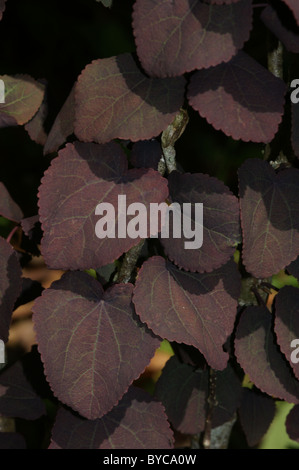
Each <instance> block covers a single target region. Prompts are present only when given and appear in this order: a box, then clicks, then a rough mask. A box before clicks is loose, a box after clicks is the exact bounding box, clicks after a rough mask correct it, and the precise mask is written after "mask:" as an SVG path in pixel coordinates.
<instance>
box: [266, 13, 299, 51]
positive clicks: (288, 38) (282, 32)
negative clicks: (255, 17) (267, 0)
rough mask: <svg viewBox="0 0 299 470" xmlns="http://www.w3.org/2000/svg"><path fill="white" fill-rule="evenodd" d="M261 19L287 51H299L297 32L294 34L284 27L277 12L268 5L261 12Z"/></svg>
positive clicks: (298, 35)
mask: <svg viewBox="0 0 299 470" xmlns="http://www.w3.org/2000/svg"><path fill="white" fill-rule="evenodd" d="M261 19H262V21H263V22H264V23H265V25H266V26H267V28H268V29H270V31H272V33H273V34H275V36H276V37H277V38H278V39H279V40H280V41H281V42H282V43H283V44H284V46H285V47H286V49H287V50H288V51H291V52H294V53H295V54H298V52H299V34H295V33H293V32H292V31H290V30H289V29H287V28H286V27H284V25H283V23H282V22H281V20H280V18H279V16H278V14H277V13H276V11H275V10H274V8H272V7H271V6H270V5H268V6H267V7H266V8H264V10H263V11H262V13H261ZM298 32H299V28H298Z"/></svg>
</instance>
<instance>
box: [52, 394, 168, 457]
mask: <svg viewBox="0 0 299 470" xmlns="http://www.w3.org/2000/svg"><path fill="white" fill-rule="evenodd" d="M172 447H173V436H172V431H171V430H170V428H169V424H168V422H167V418H166V415H165V412H164V409H163V407H162V405H161V404H160V403H158V402H157V401H155V400H154V399H153V398H151V396H150V395H149V394H148V393H147V392H145V391H144V390H141V389H138V388H136V387H130V389H129V391H128V393H126V395H125V396H124V397H123V398H122V400H121V401H120V402H119V404H118V405H117V406H115V407H114V408H113V409H112V410H111V411H110V412H109V413H108V414H106V415H105V416H103V417H102V418H101V419H96V420H93V421H90V420H85V419H83V418H80V417H78V416H75V415H73V414H72V413H70V412H69V411H66V410H64V409H63V408H62V409H60V410H59V412H58V414H57V417H56V422H55V425H54V428H53V430H52V440H51V444H50V449H171V448H172Z"/></svg>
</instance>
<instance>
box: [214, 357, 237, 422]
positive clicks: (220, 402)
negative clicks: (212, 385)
mask: <svg viewBox="0 0 299 470" xmlns="http://www.w3.org/2000/svg"><path fill="white" fill-rule="evenodd" d="M215 375H216V405H215V407H214V409H213V413H212V426H213V428H216V427H218V426H221V425H222V424H224V423H226V422H227V421H230V420H231V418H232V417H233V415H234V413H235V411H236V410H237V408H238V407H239V406H240V403H241V394H242V386H241V382H240V379H239V378H238V376H237V374H236V373H235V372H234V370H233V368H232V367H231V366H230V364H228V366H227V367H226V368H225V369H224V370H221V371H216V373H215Z"/></svg>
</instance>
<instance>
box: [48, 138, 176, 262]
mask: <svg viewBox="0 0 299 470" xmlns="http://www.w3.org/2000/svg"><path fill="white" fill-rule="evenodd" d="M127 168H128V163H127V159H126V156H125V154H124V152H123V150H122V149H121V147H120V146H119V145H117V144H116V143H114V142H111V143H110V144H106V145H98V144H93V143H90V144H84V143H79V142H76V143H75V144H67V145H66V147H65V148H64V149H62V150H60V151H59V156H58V157H57V158H55V159H54V160H52V163H51V166H50V168H49V169H48V170H47V171H46V173H45V175H44V177H43V179H42V184H41V186H40V189H39V207H40V210H39V212H40V221H41V224H42V228H43V230H44V237H43V240H42V244H41V249H42V254H43V256H44V258H45V260H46V263H47V264H48V265H49V266H50V267H51V268H57V269H89V268H99V267H101V266H105V265H106V264H108V263H111V262H113V261H115V260H116V259H117V258H119V256H120V255H122V254H123V253H124V252H126V251H128V250H129V249H130V248H132V247H133V246H135V245H137V244H138V243H139V241H140V237H138V238H130V237H129V236H128V235H127V236H126V237H125V238H119V237H118V214H119V211H118V196H119V195H125V196H126V203H127V206H129V205H130V204H131V203H135V202H140V203H143V204H144V205H145V207H146V208H147V209H148V207H149V204H150V203H161V202H163V201H164V200H165V199H166V197H167V195H168V188H167V180H166V179H164V178H163V177H162V176H161V175H160V174H159V173H158V172H157V171H155V170H152V169H132V170H128V169H127ZM102 202H108V203H110V204H112V205H113V207H114V209H115V215H116V231H115V238H107V237H105V238H101V239H100V238H98V237H97V236H96V233H95V227H96V223H97V222H98V220H100V217H99V216H97V215H95V209H96V206H97V205H98V204H99V203H102ZM148 212H149V211H148ZM148 215H149V214H148ZM132 218H133V217H132V216H128V218H127V220H128V221H129V220H130V219H132ZM148 226H149V224H148ZM147 236H149V231H148V233H147Z"/></svg>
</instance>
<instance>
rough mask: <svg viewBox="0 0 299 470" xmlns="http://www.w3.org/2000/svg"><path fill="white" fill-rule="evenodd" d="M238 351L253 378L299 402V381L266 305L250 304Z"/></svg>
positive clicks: (264, 387)
mask: <svg viewBox="0 0 299 470" xmlns="http://www.w3.org/2000/svg"><path fill="white" fill-rule="evenodd" d="M235 354H236V357H237V359H238V362H239V364H240V365H241V367H242V368H243V369H244V371H245V373H246V374H248V376H249V378H250V380H251V381H252V382H253V383H254V384H255V385H256V387H258V388H259V389H260V390H262V391H263V392H265V393H267V394H268V395H270V396H273V397H276V398H280V399H281V400H285V401H287V402H289V403H299V381H298V380H297V379H296V378H295V377H294V374H293V372H292V369H291V367H290V365H289V363H288V362H287V360H286V359H285V357H284V355H283V354H282V353H281V352H280V350H279V348H278V346H277V343H276V341H275V334H274V332H273V325H272V315H271V314H270V312H269V311H268V310H267V309H266V307H247V308H246V310H245V311H244V312H243V313H242V315H241V318H240V321H239V324H238V327H237V331H236V338H235Z"/></svg>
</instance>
